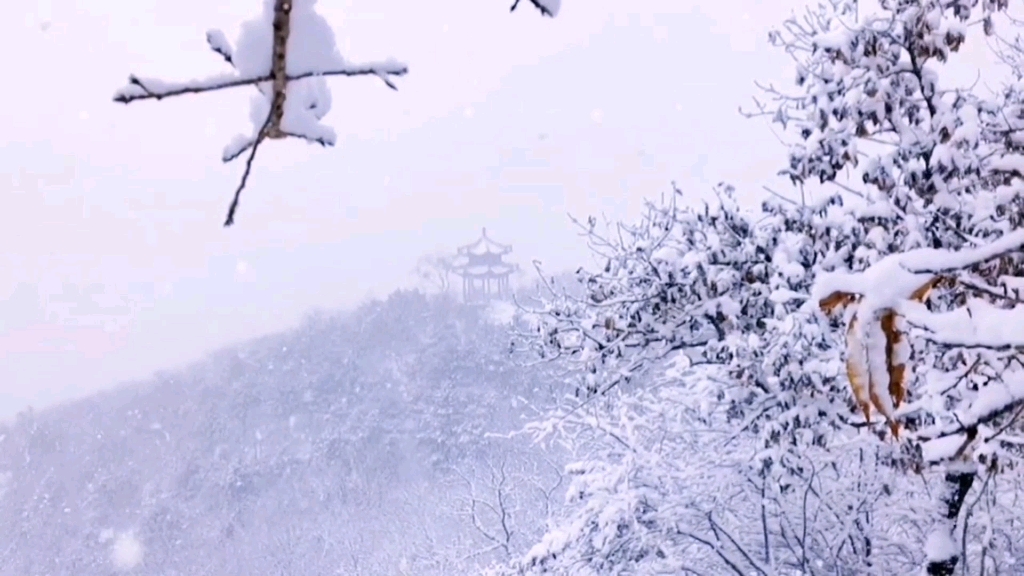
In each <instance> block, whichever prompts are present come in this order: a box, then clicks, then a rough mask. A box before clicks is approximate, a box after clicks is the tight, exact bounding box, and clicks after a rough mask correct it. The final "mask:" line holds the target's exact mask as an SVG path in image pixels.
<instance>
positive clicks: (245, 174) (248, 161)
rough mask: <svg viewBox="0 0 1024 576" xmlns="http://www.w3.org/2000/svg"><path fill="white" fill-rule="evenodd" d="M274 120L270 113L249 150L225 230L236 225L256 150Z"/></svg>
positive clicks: (225, 221)
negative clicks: (241, 197) (241, 199)
mask: <svg viewBox="0 0 1024 576" xmlns="http://www.w3.org/2000/svg"><path fill="white" fill-rule="evenodd" d="M272 118H273V115H272V114H270V113H269V112H268V113H267V119H266V120H264V121H263V127H261V128H260V131H259V133H258V134H257V135H256V140H254V141H253V143H252V148H250V149H249V157H248V158H246V160H245V171H243V172H242V181H241V182H239V183H238V188H236V189H235V197H234V198H233V199H232V200H231V206H229V207H228V217H227V218H226V219H225V220H224V227H225V228H227V227H228V226H231V225H232V224H234V223H235V210H237V209H238V198H239V197H240V196H241V195H242V189H244V188H245V183H246V181H248V180H249V173H250V172H252V161H253V160H254V159H255V158H256V149H257V148H259V146H260V143H261V142H263V140H264V138H266V137H267V129H268V128H269V127H270V121H271V119H272Z"/></svg>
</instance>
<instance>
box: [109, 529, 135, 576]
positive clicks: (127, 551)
mask: <svg viewBox="0 0 1024 576" xmlns="http://www.w3.org/2000/svg"><path fill="white" fill-rule="evenodd" d="M142 553H143V550H142V542H140V541H139V539H138V538H136V537H135V535H134V534H132V533H131V532H126V533H123V534H120V535H119V536H118V537H117V539H116V540H114V544H113V546H111V549H110V561H111V562H112V563H113V564H114V569H115V570H119V571H121V572H128V571H130V570H133V569H135V568H136V567H138V566H139V565H140V564H142Z"/></svg>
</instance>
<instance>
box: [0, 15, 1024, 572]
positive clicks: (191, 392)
mask: <svg viewBox="0 0 1024 576" xmlns="http://www.w3.org/2000/svg"><path fill="white" fill-rule="evenodd" d="M326 1H327V0H321V2H326ZM254 4H255V2H254ZM519 4H520V2H518V1H517V2H515V4H513V5H512V6H511V8H512V10H532V11H533V12H534V16H535V17H537V18H549V19H557V18H558V17H559V14H560V12H562V11H563V10H567V9H569V8H570V5H571V7H572V9H578V10H586V9H587V6H586V3H585V2H582V1H579V0H577V1H575V2H567V3H566V5H565V6H562V5H560V3H559V2H557V1H552V0H531V1H530V2H522V3H521V4H522V5H521V6H520V5H519ZM315 5H316V2H315V0H291V1H289V0H264V2H263V12H262V13H261V14H260V15H259V16H258V17H256V18H255V19H254V20H252V21H251V22H248V23H246V24H245V25H243V27H242V33H241V35H240V37H239V38H238V40H237V41H236V42H229V41H228V39H227V38H226V36H225V35H224V34H223V33H221V32H219V31H216V30H214V31H211V32H210V33H209V34H208V35H207V40H208V43H209V47H210V48H211V49H212V51H213V52H215V56H216V57H219V58H222V59H223V60H224V61H225V65H226V66H227V69H229V70H231V71H229V72H225V73H224V74H223V75H220V76H216V77H213V78H206V79H201V80H196V81H188V82H173V81H165V80H158V79H156V78H147V77H142V76H135V75H133V76H131V77H130V80H129V83H128V84H127V85H126V86H125V87H124V88H122V89H121V90H119V91H118V92H117V93H116V96H115V99H116V100H117V101H118V102H119V103H131V104H130V105H131V106H144V105H145V106H160V105H161V104H160V103H159V102H155V101H156V100H162V99H164V98H169V97H175V96H179V95H182V94H195V93H199V92H210V91H215V90H222V89H236V90H239V91H242V90H246V89H248V90H249V91H250V92H252V95H251V96H252V106H251V119H252V130H251V131H249V132H246V133H245V134H243V135H240V136H239V137H238V138H236V139H235V140H233V141H231V142H229V143H228V144H227V146H226V147H225V149H224V153H223V160H224V161H225V162H229V161H231V160H234V159H236V158H244V159H246V165H245V166H244V167H243V168H242V170H244V175H243V176H241V180H240V182H239V185H238V188H237V189H236V190H235V191H234V195H233V196H231V197H227V196H226V203H225V204H226V205H228V206H229V208H228V215H227V218H226V220H225V221H224V224H225V226H232V228H231V232H232V233H233V232H235V231H237V230H238V229H240V228H244V227H245V222H246V219H245V196H244V194H245V192H244V189H245V186H246V179H247V178H248V177H249V174H250V168H251V165H252V164H253V162H259V158H257V157H256V152H257V149H260V150H261V154H267V155H270V154H273V146H274V144H273V143H272V142H270V143H264V142H265V141H267V140H274V139H282V138H300V139H303V140H306V141H309V142H312V143H315V144H318V145H321V146H325V147H326V146H330V145H332V144H334V142H335V140H336V138H337V136H336V134H335V132H334V129H333V128H331V127H329V126H327V125H325V124H323V123H321V120H322V119H323V118H324V116H325V114H326V113H327V111H328V110H329V109H330V107H331V92H330V86H329V82H337V83H345V82H354V81H356V80H354V79H349V78H332V77H334V76H345V77H351V76H371V77H373V78H375V79H379V80H382V81H383V83H384V84H385V86H386V87H388V88H392V89H401V79H402V77H403V76H405V75H406V74H414V73H415V68H413V67H407V66H406V65H405V64H403V63H401V62H399V61H397V60H391V59H387V60H381V61H379V62H372V63H367V64H354V63H351V62H349V61H347V60H345V59H344V58H343V57H342V56H341V55H340V53H339V51H338V48H337V46H336V45H335V42H334V38H333V33H332V32H331V28H330V25H329V24H328V23H327V22H326V20H324V19H323V18H321V17H320V16H319V14H318V13H317V12H316V9H315ZM505 8H506V9H507V8H508V7H507V6H506V7H505ZM1021 8H1022V6H1021V5H1020V4H1019V3H1012V2H1010V1H1009V0H879V1H878V2H862V1H858V0H823V1H821V2H817V3H815V2H813V0H810V3H809V4H808V6H807V7H806V9H804V10H801V11H798V12H796V13H793V14H791V15H789V16H788V17H786V16H785V15H782V16H781V18H780V20H779V22H778V26H777V27H776V28H775V31H774V32H772V34H771V36H770V38H769V40H770V43H771V45H772V46H774V47H775V49H776V50H778V51H779V52H780V53H783V54H785V55H787V56H789V57H790V58H791V69H792V76H791V80H790V82H789V83H788V84H786V85H777V84H768V83H763V82H760V80H761V79H759V78H751V79H750V81H751V96H752V100H751V102H752V104H751V106H749V107H746V108H744V109H742V110H740V111H738V112H737V114H744V115H746V116H749V117H750V122H765V123H767V124H769V125H770V126H771V127H772V129H773V130H774V131H775V133H776V134H777V135H778V137H779V141H780V144H779V147H780V149H782V151H783V154H784V156H785V157H786V158H787V161H786V162H785V163H784V165H780V166H778V167H777V171H778V173H779V174H781V175H783V176H785V177H786V179H787V180H786V181H787V182H788V183H789V187H788V188H787V189H776V188H769V187H766V188H765V189H764V190H760V191H754V192H756V195H757V197H758V198H759V201H758V202H757V203H755V204H752V203H749V202H745V201H743V200H742V198H743V197H745V196H744V195H743V194H742V192H743V191H741V190H737V188H736V187H734V186H733V185H730V184H729V183H724V182H723V183H720V184H718V185H717V186H715V187H714V189H713V197H714V201H708V202H696V201H693V198H694V196H695V191H692V190H686V189H682V188H680V187H678V186H677V185H674V184H672V183H670V182H667V183H665V187H664V188H663V189H661V190H649V191H647V190H645V191H643V194H644V195H645V196H646V197H648V198H649V199H650V200H649V202H648V203H647V205H646V209H645V210H644V212H643V215H642V216H641V217H640V218H638V219H635V220H634V221H624V222H604V221H602V220H600V219H599V218H598V217H597V216H591V215H579V217H580V219H579V220H575V221H573V222H571V223H570V222H568V221H567V223H566V224H567V225H574V226H577V227H578V228H579V232H580V235H581V237H582V238H583V239H584V241H586V242H587V245H588V247H589V250H590V252H591V253H592V255H593V256H594V261H595V262H599V264H598V265H592V264H591V263H589V262H581V263H580V267H579V268H578V270H574V271H571V272H568V273H565V272H562V271H552V270H546V269H544V268H543V267H541V266H537V267H536V269H531V270H529V271H528V272H529V273H530V274H531V276H530V281H529V282H528V283H525V284H523V285H521V286H519V287H518V288H517V290H516V291H515V294H514V295H507V297H504V298H495V299H491V300H488V301H486V302H483V303H481V302H466V301H464V300H465V295H466V293H464V294H463V295H461V296H460V294H459V293H458V290H457V288H456V287H453V286H455V282H454V280H453V279H452V278H451V270H452V264H451V262H448V261H445V260H444V259H438V258H430V257H428V258H425V259H424V260H423V267H422V269H421V270H420V274H421V276H422V277H423V278H424V279H425V280H429V281H430V284H429V287H428V286H427V284H425V285H424V287H423V289H420V290H400V291H397V292H394V293H392V294H391V295H389V296H387V297H385V298H380V299H376V300H374V301H372V302H367V303H365V304H363V305H361V306H359V307H357V308H355V309H352V310H346V311H329V312H317V313H313V314H310V315H309V316H308V317H307V319H306V320H305V321H304V322H303V323H302V325H301V326H300V327H299V328H297V329H295V330H292V331H289V332H286V333H281V334H277V335H274V336H269V337H265V338H262V339H259V340H255V341H251V342H248V343H245V344H242V345H239V346H236V347H233V348H229V349H224V350H220V351H218V352H216V353H214V354H212V355H210V356H209V357H208V358H207V359H206V360H204V361H203V362H200V363H198V364H196V365H193V366H190V367H188V368H185V369H181V370H175V371H167V372H162V373H160V374H158V375H156V376H154V377H153V378H152V379H150V380H148V381H145V382H141V383H135V384H127V385H123V386H120V387H117V388H114V389H111V390H109V391H107V392H102V393H99V394H96V395H94V396H91V397H89V398H86V399H83V400H78V401H74V402H68V403H65V404H62V405H59V406H56V407H52V408H46V409H42V410H38V411H32V410H28V411H24V412H22V413H21V414H19V415H18V416H17V418H16V419H15V420H13V421H12V422H10V423H6V424H0V575H3V576H7V575H11V576H15V575H27V574H38V575H44V574H52V575H57V574H74V575H76V576H93V575H107V574H111V573H115V572H121V573H132V574H147V575H149V574H151V575H154V576H156V575H179V574H180V575H186V574H188V575H211V576H213V575H225V576H226V575H243V574H275V575H277V574H280V575H289V576H307V575H314V574H317V575H320V574H344V575H424V576H429V575H434V574H437V575H441V574H446V575H448V574H480V575H486V576H526V575H540V574H565V575H582V576H587V575H594V576H597V575H626V574H629V575H656V574H657V575H665V574H680V575H730V574H732V575H736V576H752V575H754V576H784V575H821V576H825V575H836V576H854V575H866V576H867V575H877V576H882V575H886V576H889V575H903V574H907V575H913V574H922V575H928V576H954V575H965V576H966V575H971V576H981V575H997V574H1001V575H1014V574H1017V575H1024V459H1022V457H1024V417H1022V415H1024V356H1022V350H1024V293H1022V291H1024V228H1022V222H1024V37H1021V36H1020V32H1021V31H1022V27H1024V12H1022V11H1021ZM200 16H201V15H197V16H196V17H197V18H199V17H200ZM966 54H972V55H973V57H972V58H968V57H967V56H966ZM979 54H981V55H982V56H980V57H979V56H978V55H979ZM979 61H983V62H984V64H985V66H991V67H995V68H996V69H997V70H998V73H999V76H998V78H993V77H992V76H988V75H986V76H985V81H979V78H980V77H981V75H982V74H981V71H980V70H979V69H978V62H979ZM567 74H571V71H567ZM254 86H255V88H256V89H255V90H252V88H253V87H254ZM198 97H202V96H201V95H200V96H198ZM140 100H141V101H143V102H139V103H137V104H136V103H135V102H136V101H140ZM147 101H149V102H147ZM311 153H317V154H319V153H324V152H322V151H320V150H317V151H315V152H311ZM737 161H742V160H741V159H737ZM766 176H770V174H769V175H766ZM228 192H229V191H225V194H227V193H228Z"/></svg>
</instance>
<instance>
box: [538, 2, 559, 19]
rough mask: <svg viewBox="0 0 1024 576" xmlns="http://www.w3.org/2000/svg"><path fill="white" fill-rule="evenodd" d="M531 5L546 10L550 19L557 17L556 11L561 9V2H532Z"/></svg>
mask: <svg viewBox="0 0 1024 576" xmlns="http://www.w3.org/2000/svg"><path fill="white" fill-rule="evenodd" d="M533 3H534V4H536V5H537V7H538V8H543V9H544V10H547V11H548V12H549V13H550V14H551V16H552V17H554V16H558V10H559V9H561V7H562V0H533Z"/></svg>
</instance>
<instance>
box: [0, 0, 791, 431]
mask: <svg viewBox="0 0 1024 576" xmlns="http://www.w3.org/2000/svg"><path fill="white" fill-rule="evenodd" d="M800 4H801V3H800V2H798V1H796V0H785V1H779V0H777V1H773V2H763V1H761V0H730V1H729V2H722V1H721V0H714V1H712V0H644V1H635V2H634V1H623V0H617V1H611V0H565V2H564V4H563V7H562V12H561V14H559V16H558V17H557V18H556V19H553V20H552V19H549V18H541V17H540V15H539V14H537V13H536V11H535V10H533V8H532V7H531V6H529V5H526V4H525V3H524V5H523V6H522V7H521V8H520V10H518V11H517V12H516V13H515V14H509V12H508V7H509V0H458V1H455V0H439V1H432V2H423V1H418V0H320V2H319V4H318V6H319V10H320V11H321V13H322V14H324V15H325V16H326V17H327V19H328V20H329V21H330V22H331V24H332V25H333V26H334V27H335V30H336V33H337V36H338V44H339V46H340V48H341V50H342V51H343V54H344V55H345V56H347V57H348V58H350V59H351V60H353V61H359V60H372V59H381V58H385V57H389V56H394V57H396V58H398V59H400V60H403V61H405V62H407V63H408V64H409V66H410V73H409V75H408V76H407V77H405V78H400V79H398V84H399V87H400V90H399V91H398V92H393V91H391V90H388V89H387V88H385V87H384V86H383V85H382V84H381V83H380V82H379V81H376V80H375V79H369V78H356V79H344V78H342V79H332V80H331V87H332V90H333V93H334V108H333V110H332V112H331V113H330V115H329V116H328V117H327V118H326V122H327V123H328V124H329V125H331V126H333V127H334V128H335V129H336V130H337V131H338V133H339V141H338V144H337V146H336V147H334V148H330V149H322V148H317V147H311V146H308V145H306V144H304V143H301V142H293V141H283V142H282V141H275V142H271V143H268V144H267V145H265V146H264V147H263V149H262V150H261V155H260V157H259V158H258V159H257V162H256V167H255V170H254V172H253V175H252V179H251V180H250V184H249V186H248V188H247V190H246V191H245V193H244V195H243V198H242V204H241V208H240V212H239V214H238V220H237V224H236V226H235V227H233V228H230V229H224V228H222V227H221V222H222V220H223V217H224V213H225V210H226V208H227V205H228V203H229V201H230V196H231V193H232V191H233V189H234V187H235V185H236V182H237V180H238V178H239V175H240V173H241V168H242V166H241V163H240V162H236V163H231V164H226V165H225V164H222V163H221V162H220V160H219V158H220V153H221V149H222V148H223V146H224V145H225V144H226V143H227V142H228V140H229V139H230V138H231V137H232V136H233V135H235V134H236V133H238V132H241V131H246V130H249V129H250V126H249V123H248V103H249V94H248V93H247V92H246V89H235V90H231V91H223V92H219V93H213V94H202V95H196V96H188V97H180V98H173V99H170V100H165V101H161V102H137V103H133V104H131V105H129V106H124V105H120V104H115V103H114V102H112V100H111V98H112V95H113V93H114V91H115V90H116V89H117V88H119V87H120V86H122V85H123V84H124V81H125V79H126V78H127V75H128V74H129V73H130V72H134V73H138V74H140V75H146V76H159V77H162V78H167V79H187V78H192V77H199V76H203V75H206V74H211V73H217V72H223V71H225V64H224V63H223V62H222V61H220V60H219V58H218V57H217V56H216V55H214V54H213V53H212V52H210V51H209V50H208V49H207V48H206V46H205V40H204V36H205V32H206V30H207V29H208V28H214V27H216V28H221V29H223V30H224V31H225V32H226V33H227V34H228V37H229V38H232V39H233V38H234V37H235V36H236V35H237V30H238V25H239V24H240V23H241V22H242V21H243V20H245V19H247V18H249V17H251V16H252V15H254V14H255V13H256V12H258V10H259V9H260V0H222V1H219V2H216V3H211V2H209V1H206V0H175V1H170V0H134V1H132V2H123V1H114V0H51V1H46V0H39V1H38V2H37V3H35V4H33V3H31V2H29V3H25V2H19V3H14V4H12V5H11V6H9V7H8V14H7V15H5V18H3V19H0V50H2V53H4V54H7V55H9V56H11V55H17V57H16V58H11V57H9V58H7V59H5V67H6V70H5V74H6V77H7V78H8V79H15V80H16V82H15V83H10V82H9V83H6V86H7V87H6V88H5V89H4V90H2V91H0V110H3V113H2V114H0V143H2V150H3V152H2V153H0V196H2V198H3V209H2V210H0V241H2V243H3V250H0V418H3V417H5V416H10V415H12V414H14V413H15V412H16V411H19V410H21V409H23V408H24V407H26V406H28V405H32V406H34V407H36V408H40V407H43V406H45V405H47V404H50V403H52V402H54V401H58V400H61V399H65V398H70V397H74V396H78V395H82V394H85V393H88V392H90V391H93V390H97V389H100V388H102V387H105V386H110V385H113V384H115V383H118V382H120V381H125V380H132V379H137V378H142V377H145V376H146V375H148V374H150V373H152V372H153V371H154V370H157V369H163V368H173V367H177V366H181V365H182V364H184V363H187V362H189V361H192V360H195V359H198V358H200V357H201V356H202V355H203V354H205V353H207V352H210V351H213V350H215V349H216V348H218V347H220V346H223V345H225V344H228V343H233V342H237V341H239V340H242V339H245V338H249V337H253V336H258V335H262V334H266V333H269V332H273V331H276V330H280V329H283V328H287V327H289V326H293V325H294V324H295V323H297V322H298V321H299V320H300V319H301V317H302V316H303V314H304V313H305V312H307V311H308V310H310V309H311V308H316V307H320V308H338V307H344V306H350V305H353V304H355V303H358V302H359V301H361V300H363V299H365V298H366V297H367V296H368V295H378V296H383V295H386V294H387V293H388V292H389V291H391V290H393V289H394V288H396V287H399V286H402V285H408V284H410V282H411V280H412V277H411V270H412V268H413V267H414V265H415V261H416V259H417V258H418V257H419V256H420V255H421V254H423V253H424V252H428V251H435V250H450V249H453V248H454V247H455V246H456V245H459V244H463V243H467V242H469V241H472V240H474V239H475V238H476V236H477V235H478V233H479V229H480V228H481V227H483V226H486V227H487V228H488V230H489V232H490V234H491V236H493V237H494V238H495V239H497V240H499V241H503V242H508V243H511V244H513V245H514V250H515V251H514V253H513V255H514V256H515V257H516V259H517V260H518V261H519V262H521V263H523V264H527V263H529V261H530V260H531V259H540V260H541V261H542V262H543V263H544V265H545V267H546V268H548V269H551V270H559V269H564V268H568V267H574V266H576V265H578V264H579V263H581V262H583V261H584V259H585V258H586V250H585V246H584V245H583V243H582V242H581V241H580V239H579V238H578V236H577V235H576V233H575V231H574V230H573V228H572V227H571V226H570V224H569V221H568V218H567V213H572V214H575V215H579V216H581V217H586V216H587V215H590V214H602V213H603V214H605V215H607V216H608V217H609V218H612V219H619V218H629V217H633V216H635V215H636V214H637V212H638V210H639V208H640V206H641V203H642V202H643V199H644V198H645V197H653V196H657V195H659V194H661V193H663V192H665V191H667V190H669V189H670V182H671V181H673V180H675V181H676V182H678V183H679V185H680V186H682V187H683V188H684V189H686V190H687V191H690V193H692V194H693V197H694V198H698V197H701V195H702V194H706V192H707V190H708V189H709V188H710V185H711V184H713V183H714V182H716V181H718V180H723V179H724V180H729V181H731V182H733V183H734V184H737V185H738V186H739V187H740V188H741V190H743V191H745V192H746V193H748V194H750V193H752V192H756V190H757V189H758V183H759V182H760V181H762V180H764V178H765V176H767V175H770V174H772V173H773V172H775V171H776V170H777V169H778V168H779V167H780V166H781V165H782V163H783V162H784V150H783V149H782V147H781V146H780V145H779V144H778V142H777V141H776V139H775V138H774V136H773V135H772V133H771V132H770V130H769V129H768V128H767V127H766V126H765V124H764V123H763V122H759V121H752V120H746V119H744V118H742V117H741V116H740V115H739V114H738V113H737V107H738V106H739V105H740V104H746V103H749V102H750V97H751V96H753V95H755V94H756V93H757V92H756V88H755V87H754V85H753V81H754V80H755V79H758V78H760V79H766V80H776V81H778V80H782V81H785V80H786V79H787V78H788V77H789V76H790V75H791V73H790V72H789V68H788V63H787V61H786V59H785V57H784V56H783V55H781V54H778V53H776V52H774V51H772V50H769V49H767V47H766V46H765V42H764V40H765V37H766V33H767V30H768V28H769V27H770V26H772V25H774V24H775V23H777V22H779V21H780V20H781V19H782V18H783V17H784V16H785V15H786V14H788V13H789V11H790V10H791V8H792V7H793V6H798V5H800ZM11 10H13V13H11Z"/></svg>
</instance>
